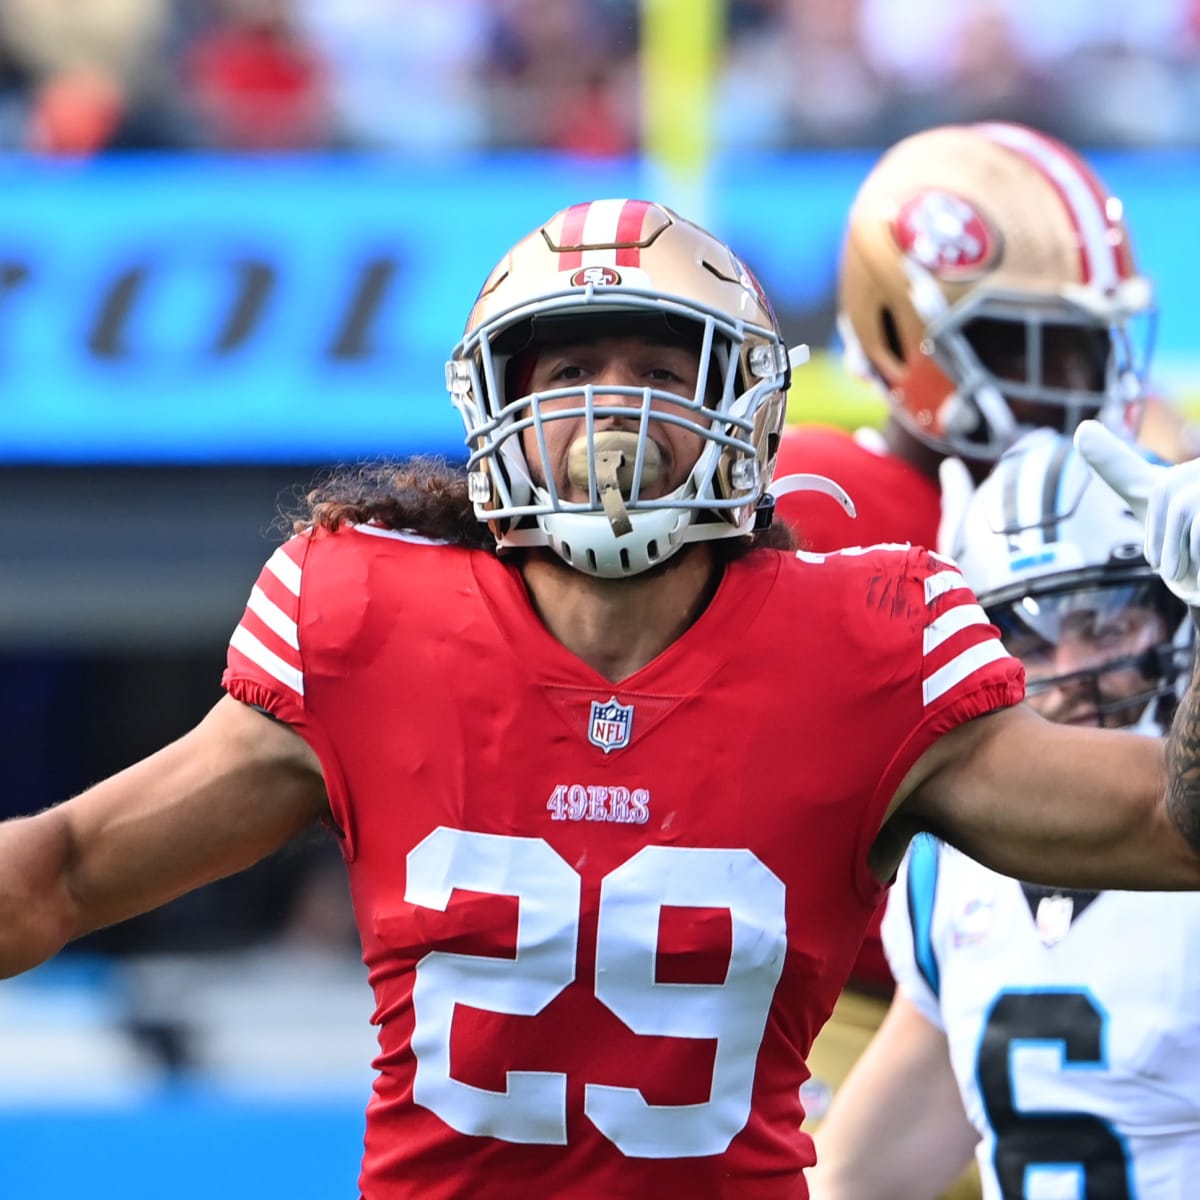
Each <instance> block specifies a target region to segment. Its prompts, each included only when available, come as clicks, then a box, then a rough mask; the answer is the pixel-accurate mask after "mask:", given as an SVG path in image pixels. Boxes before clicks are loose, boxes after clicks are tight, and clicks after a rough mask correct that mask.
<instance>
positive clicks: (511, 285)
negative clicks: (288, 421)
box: [446, 200, 790, 578]
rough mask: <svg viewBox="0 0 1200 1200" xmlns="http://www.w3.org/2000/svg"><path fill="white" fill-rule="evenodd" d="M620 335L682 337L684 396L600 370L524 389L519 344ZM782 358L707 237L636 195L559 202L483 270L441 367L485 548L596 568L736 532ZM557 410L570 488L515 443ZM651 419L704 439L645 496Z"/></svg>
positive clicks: (762, 468) (768, 468) (758, 298)
mask: <svg viewBox="0 0 1200 1200" xmlns="http://www.w3.org/2000/svg"><path fill="white" fill-rule="evenodd" d="M626 332H636V333H641V334H647V335H650V336H653V337H656V338H660V339H666V340H669V341H670V340H673V341H677V342H683V343H684V344H686V345H688V346H689V348H694V350H695V352H696V354H697V355H698V358H699V371H698V377H697V378H698V382H697V385H696V389H695V393H694V394H693V395H692V396H691V398H690V401H689V400H683V401H681V399H680V396H679V395H678V394H676V393H672V392H670V391H665V390H663V391H660V390H659V389H657V388H653V387H646V388H642V387H616V386H607V385H605V386H604V387H602V388H599V387H594V386H592V385H586V386H575V387H555V388H554V390H553V391H552V392H546V391H543V392H541V393H537V392H534V393H530V394H526V393H527V392H528V391H529V387H528V385H529V375H528V370H527V369H526V365H527V364H528V363H529V361H530V355H529V354H528V351H529V350H530V348H531V347H537V346H539V345H542V344H546V343H553V342H554V341H555V340H559V341H573V340H576V341H590V340H593V339H596V338H599V337H604V336H609V335H613V334H619V333H626ZM789 372H790V368H789V362H788V355H787V350H786V347H785V344H784V341H783V338H782V335H781V334H780V331H779V326H778V324H777V322H776V319H775V314H774V312H773V310H772V308H771V305H770V303H769V301H768V300H767V298H766V296H765V295H764V294H763V292H762V289H761V288H760V287H759V285H758V283H757V282H756V281H755V279H754V278H753V276H752V275H751V274H750V272H749V271H748V270H747V269H746V267H745V266H744V265H743V264H742V263H741V261H740V260H739V259H738V257H737V256H736V255H735V254H734V253H733V251H732V250H730V249H729V248H728V247H727V246H725V245H723V244H722V243H721V242H719V241H718V240H717V239H716V238H714V237H712V236H711V235H710V234H708V233H706V232H705V231H704V230H703V229H700V228H699V227H698V226H696V225H693V224H691V223H690V222H688V221H685V220H684V219H683V218H681V217H679V216H678V215H677V214H675V213H674V212H672V211H670V210H669V209H667V208H664V207H663V206H661V205H659V204H654V203H651V202H649V201H645V200H596V201H592V202H590V203H586V204H576V205H573V206H572V207H570V208H567V209H564V210H563V211H562V212H559V213H557V214H555V215H554V216H553V217H551V218H550V220H548V221H547V222H546V223H545V224H544V225H542V226H540V227H539V228H538V229H536V230H534V231H533V233H531V234H529V235H528V236H527V237H525V238H523V239H522V240H521V241H520V242H518V243H517V244H516V246H514V247H513V248H512V250H510V251H509V252H508V253H507V254H506V255H505V256H504V258H503V259H501V261H500V263H499V265H498V266H497V267H496V268H495V270H494V271H492V273H491V275H489V276H488V279H487V282H486V283H484V285H483V289H482V290H481V291H480V293H479V296H478V298H477V299H476V301H475V305H474V307H473V308H472V310H471V314H470V316H469V318H468V320H467V326H466V332H465V334H464V336H463V339H462V341H461V342H459V344H458V345H457V346H456V347H455V349H454V351H453V354H452V357H451V359H450V361H449V363H448V364H447V367H446V382H447V387H448V388H449V391H450V397H451V400H452V401H453V403H454V406H455V407H456V408H457V409H458V411H459V413H460V414H461V416H462V418H463V423H464V425H465V426H466V432H467V438H466V440H467V445H468V447H469V449H470V458H469V460H468V464H467V470H468V484H469V488H470V494H471V499H472V501H473V502H474V505H475V512H476V515H477V516H478V517H479V519H480V520H483V521H486V522H487V523H488V525H489V527H490V528H491V530H492V532H493V534H494V535H495V537H496V541H497V544H498V546H499V547H500V548H501V549H505V548H510V547H518V546H549V547H551V548H553V550H554V551H555V552H556V553H558V554H559V555H560V556H561V557H562V558H563V559H564V560H565V561H566V562H568V563H569V564H570V565H571V566H573V567H576V568H578V569H579V570H581V571H584V572H587V573H588V574H592V575H598V576H604V577H609V578H615V577H621V576H625V575H633V574H637V573H638V572H640V571H644V570H646V569H648V568H650V567H652V566H654V565H656V564H657V563H660V562H662V561H663V560H665V559H666V558H667V557H669V556H670V555H671V554H673V553H674V552H675V551H676V550H677V549H678V548H679V547H680V546H682V545H684V544H685V543H687V542H691V541H697V540H701V539H709V538H721V537H738V536H743V535H746V534H749V533H751V532H752V531H753V530H754V528H755V523H756V520H757V519H758V505H759V502H760V500H761V499H762V497H763V495H764V493H765V491H766V489H767V487H768V486H769V484H770V482H771V476H772V473H773V471H774V468H775V455H776V451H777V449H778V445H779V436H780V432H781V430H782V427H783V419H784V405H785V395H786V392H787V387H788V383H789ZM564 399H566V400H567V401H568V404H566V405H564ZM548 400H549V401H552V403H550V402H548ZM617 417H619V418H620V419H621V424H622V426H623V427H625V428H626V429H629V428H630V427H632V432H629V433H626V434H624V435H622V436H620V437H619V438H617V439H615V440H614V439H612V438H611V436H610V435H608V434H606V432H605V430H604V429H603V428H601V429H597V427H596V426H597V422H600V423H601V425H602V426H603V425H605V424H611V422H607V423H606V422H605V421H604V418H617ZM560 420H569V421H573V422H575V423H577V424H578V425H579V426H580V428H581V430H582V432H581V433H580V435H579V436H578V437H577V438H576V441H577V443H578V445H575V444H574V443H573V444H572V455H571V462H572V463H574V464H576V466H575V467H574V470H577V471H578V472H579V475H578V478H577V479H575V482H576V483H577V485H578V487H579V489H580V491H582V490H583V489H584V488H585V487H586V491H587V495H588V499H587V500H586V501H570V500H568V499H566V498H564V496H563V495H562V492H563V490H564V489H563V487H562V481H561V480H560V481H556V480H555V479H553V478H552V477H551V476H552V474H553V472H552V471H549V470H547V471H546V472H545V475H546V478H544V479H542V478H540V477H537V473H535V472H531V470H530V464H529V461H528V458H527V454H526V445H527V444H532V445H534V446H537V447H543V448H544V446H545V429H546V426H547V425H548V423H549V422H552V421H560ZM658 422H671V423H674V424H676V425H679V426H682V427H684V428H686V429H687V430H689V431H691V432H693V433H695V434H698V435H700V437H701V438H702V439H703V441H702V446H703V448H702V449H701V451H700V453H699V456H698V458H697V460H696V462H695V464H694V466H692V468H691V471H690V473H689V474H688V476H687V478H686V480H685V481H684V482H683V483H682V484H681V485H680V486H678V487H677V488H675V490H673V491H672V492H670V494H668V495H666V496H662V497H658V498H648V497H646V496H644V495H643V494H642V493H643V491H644V490H649V491H653V490H654V489H653V488H649V487H647V484H648V482H649V480H650V478H651V475H652V474H653V473H654V465H653V464H654V463H655V462H656V461H657V458H658V455H657V449H656V445H655V443H654V430H655V427H656V423H658ZM543 456H544V449H543ZM648 464H649V465H648Z"/></svg>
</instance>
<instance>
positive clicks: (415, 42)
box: [296, 0, 492, 151]
mask: <svg viewBox="0 0 1200 1200" xmlns="http://www.w3.org/2000/svg"><path fill="white" fill-rule="evenodd" d="M490 8H491V5H490V4H489V3H488V2H487V0H436V2H434V3H431V2H430V0H336V3H331V2H330V0H299V3H298V7H297V12H296V22H297V25H298V27H299V28H300V29H302V30H303V33H304V36H305V37H306V38H307V39H308V40H309V41H310V42H311V44H313V45H315V46H319V47H320V48H321V53H322V56H323V58H324V60H325V62H326V64H327V67H328V70H329V76H330V80H329V87H330V93H331V100H332V105H333V110H334V117H335V120H336V129H337V135H336V136H337V140H338V141H339V142H341V143H343V144H345V145H348V146H351V147H362V148H367V149H372V148H374V149H398V150H418V151H429V150H461V149H467V148H471V147H476V146H482V145H485V144H486V142H487V139H488V121H487V111H486V105H485V102H484V97H483V95H482V90H481V89H482V77H483V75H484V73H485V71H486V68H487V53H488V47H489V31H490V26H491V20H492V18H491V15H490Z"/></svg>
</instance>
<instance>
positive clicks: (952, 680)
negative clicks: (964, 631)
mask: <svg viewBox="0 0 1200 1200" xmlns="http://www.w3.org/2000/svg"><path fill="white" fill-rule="evenodd" d="M1002 658H1008V651H1007V650H1005V649H1004V647H1003V646H1002V645H1001V643H1000V641H999V639H996V638H993V639H991V640H989V641H986V642H976V643H975V645H974V646H971V647H969V648H968V649H966V650H964V651H963V652H962V653H961V654H959V655H956V656H955V657H954V658H952V659H951V660H950V661H949V662H948V663H947V664H946V665H945V666H944V667H939V668H938V669H937V670H936V671H934V673H933V674H932V675H930V676H929V677H928V678H927V679H926V680H925V681H924V682H923V684H922V685H921V690H922V692H923V693H924V698H925V707H926V708H928V707H929V705H931V704H932V703H933V702H934V701H935V700H936V699H938V697H940V696H944V695H945V694H946V693H947V692H948V691H949V690H950V689H951V688H952V687H954V686H955V685H956V684H959V683H962V682H963V680H964V679H967V678H968V677H969V676H971V675H973V674H974V673H975V672H976V671H978V670H979V669H980V668H981V667H986V666H987V665H988V663H994V662H998V661H999V660H1000V659H1002Z"/></svg>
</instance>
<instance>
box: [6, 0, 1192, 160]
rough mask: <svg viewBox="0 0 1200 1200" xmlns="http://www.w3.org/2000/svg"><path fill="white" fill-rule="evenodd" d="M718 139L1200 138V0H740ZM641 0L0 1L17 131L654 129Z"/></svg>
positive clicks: (61, 135)
mask: <svg viewBox="0 0 1200 1200" xmlns="http://www.w3.org/2000/svg"><path fill="white" fill-rule="evenodd" d="M724 11H725V27H726V36H725V46H724V57H723V61H722V64H721V66H720V69H719V71H718V80H717V89H718V102H717V104H716V106H715V109H716V113H717V118H716V120H717V129H716V140H717V144H718V145H720V146H723V147H725V148H728V149H735V150H736V149H747V148H767V149H778V150H787V149H791V148H799V147H805V146H878V145H881V144H885V143H889V142H892V141H894V140H896V139H898V138H900V137H902V136H904V135H906V134H908V133H911V132H913V131H915V130H916V129H918V128H923V127H926V126H929V125H931V124H942V123H945V122H947V121H955V120H960V121H973V120H978V119H981V118H996V119H1011V120H1016V121H1022V122H1031V123H1033V124H1036V125H1037V126H1039V127H1040V128H1044V129H1046V130H1047V132H1050V133H1053V134H1057V135H1059V136H1060V137H1063V138H1064V139H1066V140H1067V141H1069V142H1074V143H1079V144H1085V145H1088V146H1093V147H1100V146H1105V145H1110V146H1128V145H1159V146H1196V145H1200V124H1198V123H1197V122H1196V121H1195V120H1194V119H1193V116H1192V114H1193V113H1194V112H1195V111H1196V107H1197V105H1198V104H1200V3H1198V0H1144V2H1142V3H1139V4H1136V5H1130V4H1128V3H1127V2H1125V0H1061V2H1058V3H1054V4H1047V3H1045V0H845V3H842V4H829V3H827V2H826V0H726V4H725V9H724ZM639 17H640V4H639V0H88V2H87V3H82V2H80V0H0V149H14V148H23V149H28V148H33V149H35V150H38V151H40V152H44V153H59V154H61V153H71V154H87V153H93V152H96V151H100V150H115V149H126V148H131V147H146V146H155V147H161V146H170V145H175V146H181V147H182V146H199V147H209V148H217V149H222V150H235V151H237V150H247V151H258V150H303V149H324V148H337V149H364V150H396V151H405V152H412V151H416V152H420V153H422V154H429V153H433V152H436V153H439V154H455V153H461V152H464V151H473V150H480V149H483V150H487V149H525V148H534V149H549V150H562V151H567V152H571V153H576V154H585V155H592V156H600V157H611V156H616V155H624V154H628V153H630V152H632V151H634V150H635V149H636V148H637V146H638V144H639V136H640V128H639V120H640V102H641V78H640V69H641V64H640V61H639V54H638V33H639Z"/></svg>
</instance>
